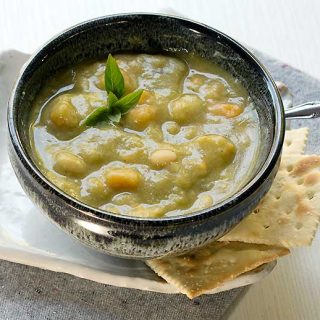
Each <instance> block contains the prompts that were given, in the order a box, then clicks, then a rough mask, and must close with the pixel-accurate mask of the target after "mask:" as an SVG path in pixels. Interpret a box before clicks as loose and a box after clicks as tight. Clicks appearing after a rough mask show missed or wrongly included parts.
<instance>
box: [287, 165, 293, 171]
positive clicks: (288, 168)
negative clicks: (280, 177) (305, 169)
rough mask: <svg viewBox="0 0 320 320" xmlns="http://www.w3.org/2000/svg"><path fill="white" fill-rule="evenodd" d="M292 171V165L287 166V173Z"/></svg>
mask: <svg viewBox="0 0 320 320" xmlns="http://www.w3.org/2000/svg"><path fill="white" fill-rule="evenodd" d="M292 170H293V165H291V164H289V165H288V166H287V171H288V172H291V171H292Z"/></svg>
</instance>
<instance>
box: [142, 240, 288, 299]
mask: <svg viewBox="0 0 320 320" xmlns="http://www.w3.org/2000/svg"><path fill="white" fill-rule="evenodd" d="M288 253H289V250H288V249H286V248H281V247H275V246H267V245H259V244H250V243H241V242H230V243H229V242H213V243H211V244H209V245H207V246H205V247H203V248H200V249H197V250H194V251H192V252H190V253H187V254H184V255H181V256H178V257H165V258H161V259H154V260H149V261H147V262H146V263H147V265H149V266H150V268H151V269H153V270H154V271H155V272H156V273H157V274H158V275H159V276H160V277H162V278H164V279H165V280H166V281H167V282H168V283H170V284H172V285H174V286H175V287H177V288H178V289H179V290H180V292H182V293H184V294H186V295H187V296H188V297H189V298H190V299H192V298H194V297H197V296H199V295H201V294H202V293H204V292H206V291H208V290H212V289H214V288H216V287H219V286H220V285H221V284H222V283H223V282H226V281H229V280H232V279H234V278H236V277H237V276H238V275H240V274H242V273H244V272H248V271H250V270H253V269H255V268H256V267H258V266H260V265H262V264H264V263H267V262H270V261H272V260H275V259H277V258H278V257H280V256H283V255H285V254H288Z"/></svg>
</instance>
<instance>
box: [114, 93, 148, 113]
mask: <svg viewBox="0 0 320 320" xmlns="http://www.w3.org/2000/svg"><path fill="white" fill-rule="evenodd" d="M142 92H143V90H142V89H139V90H136V91H134V92H131V93H129V94H127V95H126V96H125V97H123V98H121V99H119V100H118V101H117V102H116V103H115V104H114V105H113V107H114V108H117V109H119V110H120V111H121V112H122V113H125V112H127V111H128V110H129V109H131V108H132V107H134V106H135V105H136V104H137V103H138V102H139V99H140V97H141V95H142Z"/></svg>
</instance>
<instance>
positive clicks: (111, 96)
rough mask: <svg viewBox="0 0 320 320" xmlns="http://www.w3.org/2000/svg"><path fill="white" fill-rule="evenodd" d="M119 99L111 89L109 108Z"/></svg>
mask: <svg viewBox="0 0 320 320" xmlns="http://www.w3.org/2000/svg"><path fill="white" fill-rule="evenodd" d="M117 101H118V98H117V97H116V95H115V94H114V93H113V92H112V91H110V92H109V94H108V105H109V108H112V107H113V106H114V104H115V103H116V102H117Z"/></svg>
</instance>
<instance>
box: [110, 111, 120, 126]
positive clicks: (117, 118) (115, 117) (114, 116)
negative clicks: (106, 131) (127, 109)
mask: <svg viewBox="0 0 320 320" xmlns="http://www.w3.org/2000/svg"><path fill="white" fill-rule="evenodd" d="M108 119H109V120H110V121H112V122H114V123H119V122H120V120H121V112H120V111H119V110H117V111H116V112H114V113H112V114H108Z"/></svg>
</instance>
